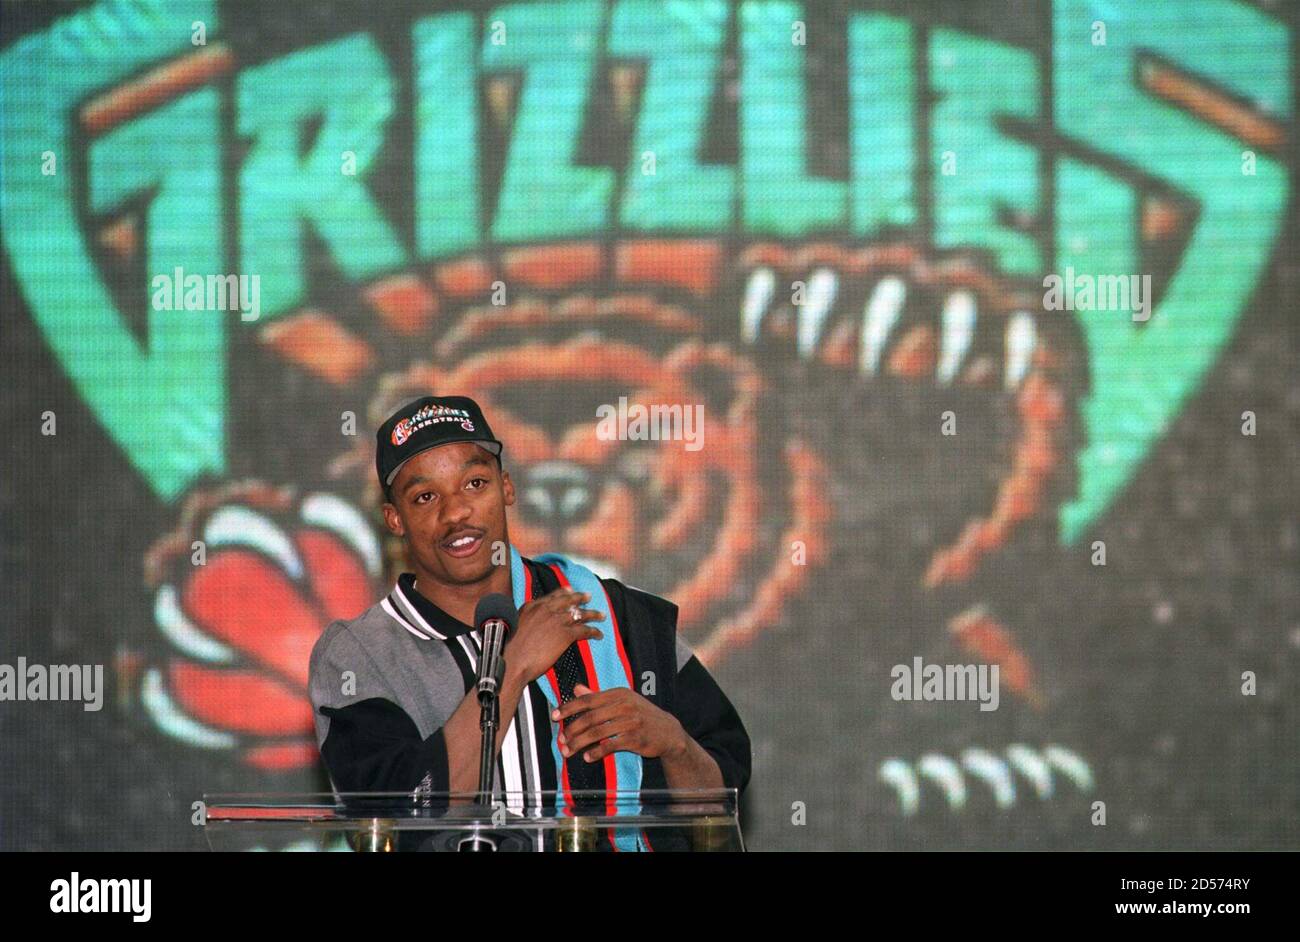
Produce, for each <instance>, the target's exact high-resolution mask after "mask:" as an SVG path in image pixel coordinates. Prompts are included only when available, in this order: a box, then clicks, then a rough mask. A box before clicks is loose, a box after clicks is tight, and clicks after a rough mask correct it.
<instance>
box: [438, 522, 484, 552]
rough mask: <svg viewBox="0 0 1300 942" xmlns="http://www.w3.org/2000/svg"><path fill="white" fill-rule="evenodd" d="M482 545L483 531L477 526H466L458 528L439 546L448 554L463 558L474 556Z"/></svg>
mask: <svg viewBox="0 0 1300 942" xmlns="http://www.w3.org/2000/svg"><path fill="white" fill-rule="evenodd" d="M482 545H483V531H482V530H480V529H478V528H477V527H466V528H465V529H463V530H457V531H456V532H455V533H453V534H452V535H451V536H450V537H449V538H448V539H446V540H443V541H442V542H441V543H439V544H438V547H439V548H440V549H441V550H442V551H443V552H444V553H446V554H447V555H448V556H454V557H456V558H457V559H463V558H464V557H466V556H473V555H474V554H475V553H477V552H478V550H479V547H480V546H482Z"/></svg>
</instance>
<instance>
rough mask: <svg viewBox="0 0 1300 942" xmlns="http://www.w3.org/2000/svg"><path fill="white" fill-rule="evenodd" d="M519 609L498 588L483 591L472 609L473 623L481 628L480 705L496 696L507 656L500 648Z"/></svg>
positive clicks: (516, 618) (517, 616)
mask: <svg viewBox="0 0 1300 942" xmlns="http://www.w3.org/2000/svg"><path fill="white" fill-rule="evenodd" d="M518 622H519V611H518V609H516V608H515V603H514V602H513V601H511V600H510V599H509V598H507V597H506V596H505V595H503V594H502V593H500V592H494V593H492V594H491V595H485V596H483V598H481V599H479V600H478V606H477V607H476V608H475V609H474V624H475V625H477V626H478V629H479V631H481V632H483V653H482V654H481V655H480V656H479V659H478V702H479V703H480V704H482V705H486V704H488V703H491V702H492V701H493V700H495V699H496V696H497V694H498V692H499V691H500V689H501V678H502V677H503V675H504V674H505V669H506V660H505V657H504V656H503V655H502V649H503V648H505V645H506V635H507V634H508V633H509V632H511V631H514V630H515V626H516V624H518Z"/></svg>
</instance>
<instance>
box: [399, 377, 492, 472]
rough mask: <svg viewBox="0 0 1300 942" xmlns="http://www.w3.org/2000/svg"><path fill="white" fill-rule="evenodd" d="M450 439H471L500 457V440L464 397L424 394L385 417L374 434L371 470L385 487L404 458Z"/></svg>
mask: <svg viewBox="0 0 1300 942" xmlns="http://www.w3.org/2000/svg"><path fill="white" fill-rule="evenodd" d="M452 442H474V443H476V444H479V445H482V446H483V447H484V448H486V449H487V450H488V451H490V452H492V454H494V455H496V456H497V460H498V461H500V460H501V442H499V441H497V439H496V436H494V435H493V434H492V429H491V428H490V427H489V426H488V424H487V419H485V418H484V417H483V410H482V409H480V408H479V407H478V403H477V402H475V401H474V400H473V399H470V398H469V397H468V396H424V397H423V398H420V399H416V400H415V401H414V402H408V403H407V404H406V405H404V406H402V407H401V408H400V409H398V410H397V411H396V412H394V413H393V414H392V415H390V416H389V417H388V419H387V420H386V421H385V422H384V424H383V425H381V426H379V432H378V433H377V434H376V436H375V470H376V471H377V472H378V474H379V483H380V485H382V486H383V487H384V488H387V487H388V486H389V485H390V484H392V483H393V478H395V477H397V472H398V471H399V470H400V469H401V467H402V465H404V464H405V463H406V462H407V461H409V460H410V459H412V458H414V457H415V456H416V455H418V454H419V453H420V452H422V451H427V450H428V449H430V448H436V447H437V446H439V445H449V444H451V443H452Z"/></svg>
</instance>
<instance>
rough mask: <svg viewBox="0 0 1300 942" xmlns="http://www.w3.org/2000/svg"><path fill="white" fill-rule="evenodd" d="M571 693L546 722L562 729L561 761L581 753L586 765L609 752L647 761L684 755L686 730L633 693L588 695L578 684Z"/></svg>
mask: <svg viewBox="0 0 1300 942" xmlns="http://www.w3.org/2000/svg"><path fill="white" fill-rule="evenodd" d="M573 692H574V694H576V696H575V697H574V699H572V700H570V701H569V702H568V703H565V704H562V705H561V706H560V708H559V709H558V710H552V711H551V719H552V720H559V721H560V722H561V724H562V725H561V732H560V736H559V743H560V752H562V753H563V754H564V756H565V758H568V757H569V756H571V755H574V754H575V753H582V754H583V758H584V759H586V760H587V761H588V762H599V761H600V760H601V759H603V758H604V757H605V756H607V755H609V754H610V753H611V752H635V753H636V754H637V755H639V756H645V757H646V758H648V759H652V758H655V757H662V756H675V755H679V754H681V753H683V752H685V750H686V745H687V743H686V739H687V735H686V730H684V729H683V728H682V724H681V723H680V722H678V720H677V717H675V716H673V715H672V714H671V713H669V712H667V711H666V710H661V709H659V707H657V706H655V705H654V704H653V703H651V702H650V701H649V700H647V699H646V698H645V697H643V696H641V695H640V694H639V693H637V692H636V691H634V690H629V689H628V688H626V687H615V688H613V689H611V690H602V691H600V692H599V693H592V692H591V690H590V689H589V688H587V687H585V686H583V685H582V684H578V685H576V686H575V687H574V688H573ZM571 717H572V719H571ZM584 750H585V752H584Z"/></svg>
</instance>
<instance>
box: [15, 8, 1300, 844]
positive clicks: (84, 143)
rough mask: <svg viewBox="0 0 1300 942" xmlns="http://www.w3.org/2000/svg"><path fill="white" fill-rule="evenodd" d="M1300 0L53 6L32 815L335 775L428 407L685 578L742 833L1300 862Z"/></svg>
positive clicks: (25, 446)
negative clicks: (396, 412)
mask: <svg viewBox="0 0 1300 942" xmlns="http://www.w3.org/2000/svg"><path fill="white" fill-rule="evenodd" d="M1285 6H1286V5H1285V4H1282V3H1269V2H1264V0H1260V2H1243V0H1182V2H1179V3H1154V2H1136V0H1134V2H1125V0H1106V2H1102V0H1023V2H1020V0H1017V2H979V0H972V2H924V3H923V2H912V3H901V2H899V3H893V2H874V3H873V2H818V3H797V2H788V0H745V2H734V3H729V2H724V0H695V2H681V3H663V2H659V0H614V2H608V3H603V2H598V0H569V2H538V3H527V2H523V3H517V4H507V5H493V4H484V3H478V4H476V3H462V4H438V3H413V2H410V3H408V2H392V3H384V4H370V3H342V2H317V3H311V4H296V3H294V4H261V3H223V2H202V0H172V2H161V0H152V2H151V0H139V2H132V3H126V2H121V3H119V2H111V0H102V2H98V3H82V4H67V5H59V6H49V5H35V4H23V5H17V6H12V7H8V8H6V9H5V11H4V13H5V21H6V25H5V27H4V36H3V48H2V49H0V156H2V159H3V166H2V168H0V208H2V209H3V213H2V215H0V240H2V244H3V253H2V266H3V267H2V270H0V278H2V279H3V281H2V282H0V298H2V299H3V306H4V322H3V327H0V333H2V334H3V336H0V351H3V352H2V353H0V356H3V363H4V375H5V377H6V384H5V385H6V391H5V396H4V403H3V405H2V406H0V409H2V410H3V427H4V430H5V434H4V435H3V447H4V449H5V452H6V454H5V457H4V465H3V466H4V469H5V473H4V475H3V478H2V480H3V484H2V485H0V494H3V507H4V517H5V526H4V535H3V551H4V557H3V558H4V561H3V564H2V565H0V580H3V599H4V603H5V607H6V609H7V610H8V613H9V618H8V620H7V626H6V630H5V631H3V632H0V665H7V666H8V667H9V671H8V675H7V678H8V680H7V683H8V687H7V688H6V677H5V676H4V671H3V669H0V698H3V702H0V743H3V748H4V752H5V754H6V756H7V758H6V761H5V762H4V763H0V792H2V793H3V805H0V809H2V810H0V816H2V817H3V826H2V827H0V846H3V847H4V848H12V849H20V848H21V849H28V848H60V849H80V848H87V849H126V848H169V849H191V848H193V849H197V848H200V847H203V846H204V842H203V838H202V835H201V829H200V828H198V827H196V826H195V825H194V823H193V819H194V816H195V810H194V804H193V803H194V802H195V801H197V800H198V799H199V797H200V796H201V795H202V794H203V793H204V792H254V791H281V792H293V791H299V792H301V791H311V790H317V789H322V788H325V787H327V782H326V778H325V775H324V772H323V769H322V767H321V765H320V759H319V754H318V752H317V748H316V743H315V739H314V734H313V731H312V726H313V720H312V714H311V705H310V703H309V702H308V700H307V688H306V682H307V657H308V654H309V652H310V650H311V646H312V644H313V642H314V641H315V639H316V638H317V637H318V636H319V634H320V632H321V631H322V630H323V628H324V627H325V626H326V625H327V624H329V623H330V622H331V621H333V620H335V619H340V618H351V617H354V616H355V615H357V614H359V613H360V612H362V611H363V610H365V609H366V608H367V607H369V606H370V605H372V604H373V603H375V602H376V601H377V600H378V599H379V598H381V597H382V595H383V594H384V592H385V591H386V587H387V586H389V585H390V584H391V582H392V579H393V578H394V577H395V575H396V573H398V572H400V571H401V570H402V568H403V565H402V562H403V561H402V559H401V552H402V551H401V547H400V544H398V543H395V542H394V540H393V539H392V538H391V537H390V536H389V535H388V534H387V532H386V531H385V530H384V528H383V522H382V518H381V516H380V515H379V512H378V507H379V505H380V503H381V502H382V497H381V495H380V494H379V491H378V488H377V486H376V484H375V482H374V430H375V428H376V427H377V425H378V423H379V422H380V421H381V420H382V419H383V418H384V417H385V416H387V415H388V414H389V412H390V411H391V410H392V409H393V408H394V407H396V406H397V405H399V404H400V403H402V402H405V401H408V400H410V399H414V398H416V397H417V396H420V395H424V394H429V393H433V394H439V395H469V396H472V397H474V398H475V399H476V400H477V401H478V402H479V403H480V404H481V405H482V406H483V408H484V411H485V412H486V414H487V416H488V418H489V419H490V421H491V423H492V425H493V428H494V430H495V431H496V433H497V435H498V437H499V438H501V439H502V440H503V441H504V442H505V450H504V454H503V459H504V467H505V468H506V470H508V471H510V473H511V475H512V478H513V479H514V481H515V486H516V488H517V492H518V495H519V500H518V501H517V503H516V505H515V506H513V507H511V508H510V511H509V514H510V516H509V521H510V533H511V539H512V542H513V543H514V544H515V545H516V546H517V547H518V549H519V550H520V551H521V552H522V553H523V554H524V555H528V556H532V555H537V554H540V553H545V552H559V553H564V554H566V555H569V556H571V557H573V558H575V559H578V560H581V561H583V562H585V563H587V564H588V565H589V566H591V567H592V568H593V569H595V570H596V571H597V572H599V573H601V574H602V575H606V576H611V577H614V578H617V579H619V580H621V581H623V582H624V583H626V584H628V585H633V586H637V587H640V588H643V589H645V590H647V591H651V592H654V593H657V594H660V595H663V596H665V597H667V598H670V599H672V600H673V601H674V602H675V603H676V604H677V605H678V607H679V620H678V628H679V632H680V633H681V636H682V637H683V638H684V639H686V640H687V642H688V643H689V644H690V645H691V646H692V648H693V649H694V650H695V652H696V654H697V656H698V657H699V658H700V660H701V661H702V662H703V663H704V664H705V665H706V666H707V667H708V669H709V670H710V672H711V673H712V674H713V675H714V677H715V678H716V679H717V680H718V682H719V683H720V685H721V686H722V688H723V689H724V690H725V691H726V693H727V695H728V697H729V698H730V699H731V700H732V702H733V703H734V705H735V706H736V708H737V710H738V711H739V713H740V715H741V717H742V718H743V719H744V721H745V724H746V726H747V728H748V731H749V733H750V736H751V739H752V742H753V747H754V768H753V778H752V781H751V784H750V786H749V788H748V789H747V791H746V794H745V795H744V800H743V803H742V807H743V822H744V826H745V833H746V840H747V842H748V844H749V846H751V847H753V848H756V849H795V850H803V849H817V848H836V849H851V848H862V849H938V848H995V849H998V848H1005V849H1029V848H1033V849H1070V848H1089V849H1112V848H1113V849H1119V848H1144V849H1164V848H1201V849H1248V848H1290V849H1295V848H1296V847H1297V846H1298V845H1300V840H1298V837H1297V825H1296V817H1297V808H1298V807H1300V769H1298V766H1297V757H1296V753H1297V750H1296V734H1295V730H1296V728H1297V719H1298V716H1297V707H1296V702H1297V701H1296V694H1297V690H1296V676H1297V673H1296V667H1297V658H1298V657H1300V588H1298V585H1300V580H1297V571H1298V567H1297V562H1298V559H1300V524H1298V523H1297V513H1296V511H1297V506H1298V502H1300V498H1298V497H1297V493H1298V492H1297V481H1296V475H1295V471H1294V469H1295V467H1296V466H1297V461H1298V460H1300V454H1298V451H1297V449H1298V446H1300V383H1298V382H1297V372H1296V352H1297V344H1296V329H1295V326H1294V318H1295V314H1296V305H1297V299H1298V297H1300V291H1298V290H1297V289H1298V287H1300V238H1298V236H1297V228H1296V214H1295V209H1294V206H1295V198H1294V194H1293V191H1292V183H1293V179H1294V177H1293V173H1294V167H1295V162H1296V158H1295V154H1296V138H1295V119H1294V106H1295V102H1294V94H1295V65H1294V62H1295V56H1296V50H1297V39H1296V27H1295V24H1294V22H1293V17H1291V15H1290V14H1289V13H1287V12H1286V11H1285V10H1284V7H1285ZM652 406H653V407H656V408H658V409H659V410H660V411H656V412H652V411H651V407H652ZM646 416H652V417H654V420H653V421H651V422H647V421H644V419H645V417H646ZM660 418H662V419H663V424H662V425H656V424H655V423H656V422H658V420H659V419H660ZM611 430H613V434H605V433H606V432H609V431H611ZM661 430H662V431H663V432H664V434H663V435H660V434H658V432H659V431H661ZM652 431H653V433H654V434H652ZM20 665H21V666H20ZM59 665H64V666H68V667H69V669H70V667H71V666H76V668H77V671H78V672H79V673H78V677H80V678H81V679H82V680H84V685H83V686H84V688H85V689H82V690H81V694H82V695H81V696H80V698H79V699H78V698H76V697H71V696H66V694H68V693H69V690H70V689H71V688H70V687H69V683H70V680H69V677H70V676H71V675H70V674H65V676H64V677H63V679H62V683H58V682H56V680H55V677H56V674H58V666H59ZM82 665H85V666H86V667H87V670H86V671H85V672H80V671H81V666H82ZM95 666H98V667H99V668H100V674H99V676H101V677H102V680H101V681H100V683H99V684H98V685H96V684H95V682H94V678H95V677H96V676H97V675H96V673H95V671H94V669H93V668H94V667H95ZM968 667H969V670H967V668H968ZM993 668H996V669H997V670H996V672H994V670H993ZM42 670H44V671H46V676H45V680H44V681H42V683H41V684H40V685H39V686H38V687H33V686H32V680H31V678H32V677H34V676H36V675H37V674H39V673H40V671H42ZM92 688H97V693H95V694H94V695H93V696H92V693H91V691H92ZM56 690H61V691H62V693H63V694H65V696H61V697H57V696H55V695H54V694H55V693H56ZM19 691H21V693H20V692H19ZM96 700H97V702H96ZM273 849H274V848H273Z"/></svg>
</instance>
